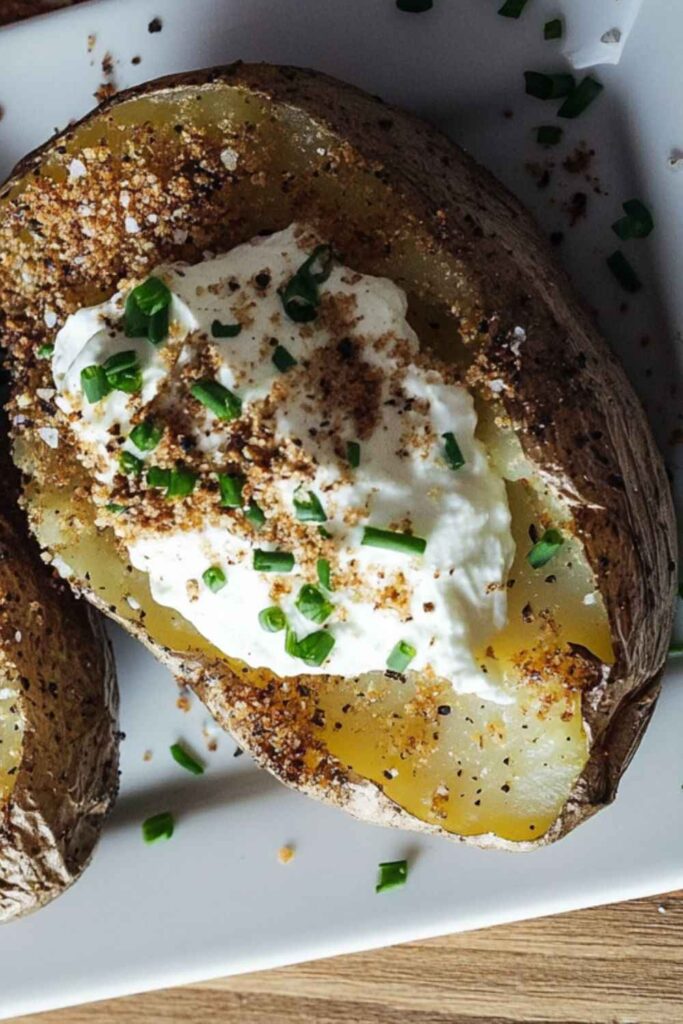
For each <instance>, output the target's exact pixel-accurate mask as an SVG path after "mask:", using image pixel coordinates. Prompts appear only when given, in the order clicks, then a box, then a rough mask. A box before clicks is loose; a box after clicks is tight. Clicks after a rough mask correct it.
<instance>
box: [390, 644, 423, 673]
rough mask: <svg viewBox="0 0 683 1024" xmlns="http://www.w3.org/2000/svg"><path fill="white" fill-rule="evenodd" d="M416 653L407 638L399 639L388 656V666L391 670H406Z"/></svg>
mask: <svg viewBox="0 0 683 1024" xmlns="http://www.w3.org/2000/svg"><path fill="white" fill-rule="evenodd" d="M416 654H417V651H416V649H415V648H414V647H413V645H412V644H410V643H408V641H407V640H399V642H398V643H397V644H396V646H395V647H394V649H393V650H392V652H391V654H390V655H389V657H388V658H387V668H388V669H389V671H390V672H405V670H406V669H407V668H408V665H410V663H411V661H412V660H413V658H414V657H415V655H416Z"/></svg>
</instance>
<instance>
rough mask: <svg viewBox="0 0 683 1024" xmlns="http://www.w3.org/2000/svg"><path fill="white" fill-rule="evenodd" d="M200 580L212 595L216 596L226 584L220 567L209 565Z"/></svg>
mask: <svg viewBox="0 0 683 1024" xmlns="http://www.w3.org/2000/svg"><path fill="white" fill-rule="evenodd" d="M202 579H203V580H204V583H205V584H206V586H207V587H208V588H209V590H210V591H211V593H212V594H217V593H218V591H219V590H222V589H223V587H224V586H225V585H226V583H227V582H228V580H227V578H226V575H225V573H224V572H223V570H222V569H221V567H220V565H210V566H209V568H208V569H205V570H204V572H203V573H202Z"/></svg>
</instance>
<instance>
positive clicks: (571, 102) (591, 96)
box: [557, 75, 604, 118]
mask: <svg viewBox="0 0 683 1024" xmlns="http://www.w3.org/2000/svg"><path fill="white" fill-rule="evenodd" d="M603 88H604V87H603V86H602V85H601V84H600V82H598V80H597V79H596V78H591V76H590V75H586V77H585V78H584V79H582V80H581V81H580V82H579V84H578V85H577V86H576V87H575V88H574V89H572V91H571V92H570V93H569V95H568V96H567V98H566V100H565V101H564V103H563V104H562V106H561V107H560V109H559V110H558V112H557V116H558V117H570V118H573V117H578V116H579V114H583V112H584V110H585V109H586V107H588V106H590V104H591V103H592V102H593V100H595V99H597V98H598V96H599V95H600V93H601V92H602V90H603Z"/></svg>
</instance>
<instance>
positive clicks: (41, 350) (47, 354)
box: [36, 344, 55, 359]
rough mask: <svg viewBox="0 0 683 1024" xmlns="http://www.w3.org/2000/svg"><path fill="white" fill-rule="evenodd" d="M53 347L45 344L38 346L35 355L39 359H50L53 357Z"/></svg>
mask: <svg viewBox="0 0 683 1024" xmlns="http://www.w3.org/2000/svg"><path fill="white" fill-rule="evenodd" d="M54 351H55V347H54V345H50V344H45V345H39V346H38V352H37V353H36V354H37V356H38V358H39V359H52V356H53V355H54Z"/></svg>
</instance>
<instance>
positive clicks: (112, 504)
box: [104, 501, 126, 516]
mask: <svg viewBox="0 0 683 1024" xmlns="http://www.w3.org/2000/svg"><path fill="white" fill-rule="evenodd" d="M104 507H105V508H106V510H107V512H111V514H112V515H113V516H118V515H120V514H121V513H122V512H125V511H126V506H125V505H119V503H118V502H117V501H108V502H107V504H106V505H105V506H104Z"/></svg>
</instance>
